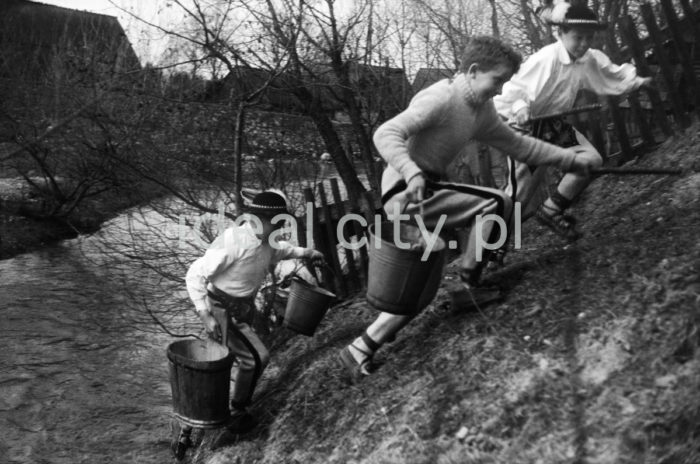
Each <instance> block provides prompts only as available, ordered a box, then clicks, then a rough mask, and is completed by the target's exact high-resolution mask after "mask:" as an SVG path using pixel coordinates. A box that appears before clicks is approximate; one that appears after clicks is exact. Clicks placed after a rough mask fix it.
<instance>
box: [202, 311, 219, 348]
mask: <svg viewBox="0 0 700 464" xmlns="http://www.w3.org/2000/svg"><path fill="white" fill-rule="evenodd" d="M197 314H198V315H199V318H200V319H201V320H202V324H204V329H205V330H206V331H207V333H208V334H210V335H211V337H212V338H213V339H214V340H216V341H221V326H220V325H219V323H218V322H217V320H216V319H215V318H214V316H212V315H211V313H210V312H209V311H197Z"/></svg>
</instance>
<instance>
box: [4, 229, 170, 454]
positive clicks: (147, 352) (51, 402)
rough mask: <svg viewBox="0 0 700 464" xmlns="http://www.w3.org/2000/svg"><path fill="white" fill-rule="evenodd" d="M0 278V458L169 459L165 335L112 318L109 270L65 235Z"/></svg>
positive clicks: (119, 315)
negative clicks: (66, 239)
mask: <svg viewBox="0 0 700 464" xmlns="http://www.w3.org/2000/svg"><path fill="white" fill-rule="evenodd" d="M0 276H2V281H1V283H0V312H1V314H0V317H1V318H2V321H3V322H2V328H1V329H0V427H1V428H2V430H3V434H2V439H0V456H3V458H4V459H3V462H11V463H14V462H17V463H36V462H51V463H66V464H68V463H71V464H73V463H80V462H85V463H94V462H109V463H121V462H124V463H139V462H143V463H161V462H167V460H168V459H169V450H168V440H169V438H170V430H169V426H168V424H169V420H170V413H171V404H170V386H169V384H168V374H167V359H166V358H165V346H167V343H168V342H169V341H170V339H169V337H167V336H165V335H158V334H146V333H143V332H141V331H139V330H136V329H135V328H131V327H129V326H128V325H126V324H118V323H116V322H118V320H119V319H122V320H123V319H124V315H123V311H122V303H123V302H122V301H121V299H120V295H119V291H118V290H117V289H116V288H114V287H113V286H112V285H111V279H110V277H111V276H110V274H109V270H108V269H104V268H100V267H98V266H96V265H94V264H93V263H91V262H90V261H89V260H87V259H86V258H85V257H84V256H83V255H82V254H81V252H80V250H79V249H78V247H77V244H76V241H69V242H66V243H65V244H64V245H61V246H57V247H52V248H50V249H47V250H45V251H41V252H37V253H30V254H25V255H21V256H18V257H16V258H13V259H9V260H5V261H0ZM115 327H117V329H115Z"/></svg>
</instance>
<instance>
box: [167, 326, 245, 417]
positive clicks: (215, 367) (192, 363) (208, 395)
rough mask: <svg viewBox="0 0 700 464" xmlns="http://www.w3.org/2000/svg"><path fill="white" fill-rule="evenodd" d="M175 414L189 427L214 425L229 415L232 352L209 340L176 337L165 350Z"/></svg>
mask: <svg viewBox="0 0 700 464" xmlns="http://www.w3.org/2000/svg"><path fill="white" fill-rule="evenodd" d="M167 354H168V360H169V361H170V362H169V367H170V388H171V389H172V395H173V408H174V410H175V416H177V418H178V419H179V420H180V421H181V422H183V423H185V424H187V425H191V426H193V427H199V428H216V427H220V426H223V425H225V424H226V423H227V422H228V421H229V419H230V412H229V404H228V401H229V383H230V381H231V365H232V364H233V356H232V355H231V353H230V351H229V349H228V348H227V347H225V346H223V345H220V344H219V343H216V342H215V341H213V340H209V339H206V340H180V341H177V342H173V343H171V344H170V345H169V346H168V350H167Z"/></svg>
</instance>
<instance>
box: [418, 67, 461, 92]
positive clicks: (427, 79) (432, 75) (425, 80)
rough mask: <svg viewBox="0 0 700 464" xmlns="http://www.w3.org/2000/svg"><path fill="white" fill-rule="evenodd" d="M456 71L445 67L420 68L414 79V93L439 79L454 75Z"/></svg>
mask: <svg viewBox="0 0 700 464" xmlns="http://www.w3.org/2000/svg"><path fill="white" fill-rule="evenodd" d="M454 74H455V71H454V70H452V69H445V68H420V69H419V70H418V72H417V73H416V77H415V78H414V79H413V86H412V87H413V94H414V95H415V94H417V93H418V92H420V91H421V90H423V89H424V88H426V87H428V86H431V85H433V84H434V83H436V82H437V81H440V80H442V79H447V78H450V77H452V76H454Z"/></svg>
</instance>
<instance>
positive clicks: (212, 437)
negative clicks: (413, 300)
mask: <svg viewBox="0 0 700 464" xmlns="http://www.w3.org/2000/svg"><path fill="white" fill-rule="evenodd" d="M696 130H697V129H693V130H691V131H689V133H688V134H686V135H687V137H684V140H679V139H674V140H670V141H669V142H667V143H666V144H664V145H663V146H661V147H660V148H659V149H657V150H656V151H655V152H653V153H650V154H648V155H646V156H645V158H644V160H643V161H642V162H641V165H645V166H649V165H664V166H679V165H680V166H683V167H685V168H691V169H686V172H687V173H686V174H684V176H682V177H658V176H635V177H613V176H606V177H603V178H600V179H598V180H596V181H595V182H594V184H592V186H591V187H590V189H589V190H588V192H587V195H586V198H585V199H584V201H582V202H581V203H580V204H579V205H578V206H577V208H576V210H577V211H576V213H577V215H578V216H579V217H581V218H585V222H584V224H583V230H584V232H585V237H584V238H583V239H582V240H581V241H580V242H579V243H577V244H576V245H574V246H568V247H565V246H562V245H561V243H560V242H558V241H557V239H556V238H555V237H553V236H552V235H551V234H549V233H547V232H544V231H543V230H542V229H541V228H540V227H539V226H537V225H536V224H535V223H534V222H528V223H527V224H526V225H525V226H524V238H523V249H522V250H519V251H518V252H514V253H511V254H510V255H509V256H508V260H507V266H506V268H505V269H503V270H502V271H499V272H497V273H496V274H492V275H491V278H492V279H494V280H498V281H499V282H501V283H502V284H504V285H505V286H506V287H507V288H508V297H507V299H506V300H505V301H504V302H503V303H502V304H500V305H497V306H493V307H489V308H487V309H485V310H484V311H483V312H481V313H473V314H460V313H459V312H458V311H456V310H454V309H452V308H450V307H449V304H448V302H449V298H448V296H447V295H446V294H445V293H444V290H441V292H440V293H439V294H438V298H437V299H436V301H435V302H434V304H433V305H432V306H430V307H429V308H428V309H427V310H426V311H424V312H423V313H422V314H421V315H420V316H419V317H418V318H417V319H416V320H415V321H413V322H412V324H411V325H409V326H408V327H407V328H406V329H404V331H402V332H401V333H400V336H399V337H398V339H397V340H396V341H395V342H394V343H393V344H391V345H387V346H386V347H384V348H383V349H382V350H381V351H380V352H379V353H378V354H377V358H378V360H379V361H380V362H384V365H383V366H382V367H381V369H380V370H379V371H378V372H377V373H376V374H375V375H373V376H372V377H370V378H367V379H365V380H363V381H362V382H361V383H359V384H357V385H351V384H349V383H348V382H347V380H346V379H345V377H344V376H343V373H342V372H341V371H340V370H339V369H338V367H337V365H336V361H335V355H336V353H337V351H338V350H339V349H340V348H341V347H342V346H343V345H344V344H346V343H348V342H350V341H351V340H352V339H353V338H354V336H356V335H357V334H359V333H360V332H361V330H362V329H363V328H364V327H365V326H366V325H367V324H368V323H369V322H370V321H371V320H372V319H373V317H374V316H375V315H376V314H375V313H374V312H373V311H372V310H370V309H368V308H367V307H366V304H365V302H364V301H363V299H362V298H360V297H358V298H357V299H355V300H353V301H351V302H348V303H345V304H343V305H341V306H338V307H336V308H334V309H333V310H331V311H330V312H329V315H328V316H327V317H326V319H325V320H324V322H323V324H322V326H321V328H320V330H319V332H317V334H316V335H315V337H313V338H308V337H302V336H296V337H291V336H290V337H288V338H287V339H286V340H282V341H280V343H279V346H277V347H276V348H275V350H274V353H273V362H272V365H271V366H270V368H269V370H268V371H267V373H266V375H265V377H264V379H263V382H262V384H261V386H260V388H259V394H258V395H257V397H256V404H255V406H254V412H255V413H257V414H258V416H259V417H261V419H262V424H261V426H260V427H259V428H258V429H256V431H255V432H253V433H252V434H250V435H247V436H243V437H234V436H231V435H229V434H228V433H227V432H208V433H207V434H205V435H204V437H203V443H202V446H200V448H199V449H197V450H194V451H193V452H190V454H188V457H187V459H188V460H191V461H194V462H198V463H204V462H206V463H227V462H231V463H235V462H240V463H252V462H264V463H275V464H278V463H296V462H298V463H351V462H354V463H492V462H493V463H509V464H512V463H574V462H586V463H617V464H619V463H652V462H653V463H668V464H677V463H698V462H700V396H699V395H698V394H697V392H698V390H699V389H700V355H699V353H698V345H699V344H700V332H699V328H700V244H699V241H698V230H699V229H700V173H698V172H696V171H697V169H695V170H693V169H692V166H693V164H694V163H695V167H696V168H697V166H698V164H697V162H695V160H694V158H695V157H697V154H696V150H695V147H696V146H697V145H698V143H699V142H700V134H698V133H696ZM447 277H448V278H449V277H450V275H448V276H447Z"/></svg>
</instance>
